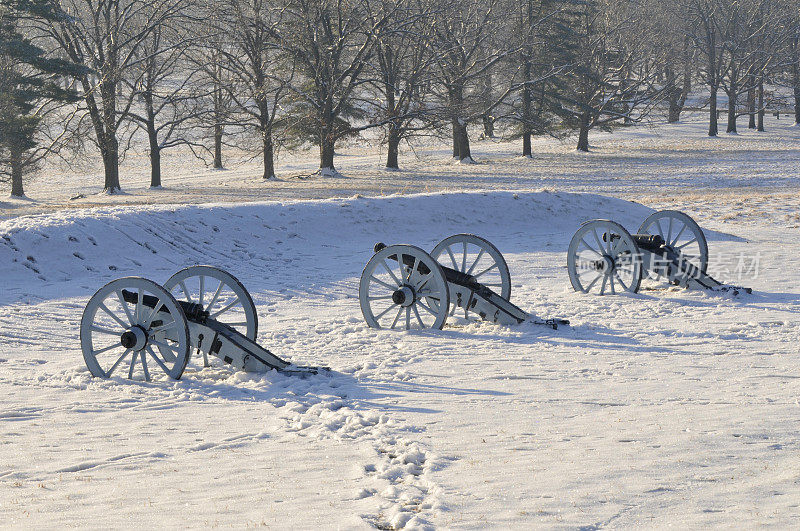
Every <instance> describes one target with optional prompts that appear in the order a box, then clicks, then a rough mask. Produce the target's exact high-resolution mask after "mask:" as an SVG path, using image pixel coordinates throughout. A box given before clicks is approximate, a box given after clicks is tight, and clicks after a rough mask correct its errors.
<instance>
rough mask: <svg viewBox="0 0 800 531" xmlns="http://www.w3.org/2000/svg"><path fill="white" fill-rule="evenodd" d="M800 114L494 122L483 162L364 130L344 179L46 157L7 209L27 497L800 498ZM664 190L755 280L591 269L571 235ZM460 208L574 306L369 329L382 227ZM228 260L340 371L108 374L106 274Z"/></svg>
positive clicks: (236, 505)
mask: <svg viewBox="0 0 800 531" xmlns="http://www.w3.org/2000/svg"><path fill="white" fill-rule="evenodd" d="M789 125H790V124H789V123H787V122H785V121H784V122H777V121H774V120H771V121H770V122H768V126H769V128H770V132H768V133H766V134H763V135H756V134H755V133H751V132H744V133H743V134H741V135H738V136H735V137H732V136H725V135H723V136H721V137H720V138H718V139H708V138H705V137H703V136H702V130H703V127H704V126H703V124H702V122H700V121H698V122H689V123H687V124H682V125H679V126H674V127H672V128H667V127H659V128H655V129H644V128H636V129H630V130H626V131H623V132H618V133H615V134H612V135H597V136H596V137H595V140H594V142H593V143H594V144H595V146H596V150H595V151H594V152H593V153H591V154H589V155H584V154H577V153H575V152H574V151H572V149H571V146H563V145H560V144H556V143H551V142H542V143H541V145H539V147H540V152H541V153H542V154H541V155H540V156H537V158H536V159H534V160H522V159H518V158H515V157H513V156H512V155H510V153H512V152H513V150H514V149H515V148H516V147H517V146H516V145H510V144H507V143H493V142H480V143H477V145H476V149H475V151H476V153H477V155H478V157H479V159H480V160H482V161H483V162H484V163H483V164H479V165H477V166H469V167H464V166H457V165H452V164H451V163H450V162H449V161H447V157H446V152H445V151H438V152H437V151H433V150H427V151H424V152H420V153H419V156H420V158H419V159H410V158H409V159H407V160H405V161H404V162H405V166H406V167H407V168H408V169H407V170H406V171H403V172H399V173H393V172H383V171H380V170H375V169H374V168H377V167H378V165H379V159H378V155H377V154H376V153H375V151H371V150H369V149H367V148H363V149H356V148H353V154H352V155H349V152H347V151H344V152H343V156H342V157H340V159H339V161H340V169H341V170H342V171H343V173H344V174H345V175H346V176H347V177H346V178H343V179H339V180H336V179H313V180H299V179H294V178H291V177H288V175H287V176H285V177H284V178H283V180H281V181H278V182H275V183H261V182H259V180H258V179H257V178H255V177H254V176H255V175H257V170H256V169H255V168H252V167H248V166H241V167H240V168H238V169H235V170H230V171H228V172H208V171H205V170H199V171H197V172H195V171H194V170H192V169H191V168H188V167H187V168H185V169H184V171H183V172H180V171H177V170H176V171H175V173H174V174H173V176H171V177H170V178H167V179H165V187H166V188H165V189H164V190H160V191H150V190H147V188H146V184H147V180H146V171H144V169H143V168H144V166H142V167H140V168H139V171H140V174H139V176H138V177H131V178H129V179H128V180H127V181H126V180H125V179H123V187H124V189H125V190H126V192H127V195H123V196H117V197H108V196H105V195H91V194H90V195H88V197H86V198H84V199H78V200H75V201H69V199H68V197H71V196H74V195H76V193H77V192H78V191H85V190H86V184H87V182H96V181H97V176H96V175H94V176H93V177H92V179H93V180H92V181H87V180H86V179H83V180H82V179H81V178H78V177H76V178H75V181H74V183H70V184H69V186H68V187H59V188H58V189H55V187H53V185H52V183H51V184H49V185H48V183H47V182H46V179H39V180H38V181H37V182H34V183H32V184H31V185H30V186H29V188H28V193H29V196H30V197H32V198H33V200H31V201H25V202H11V201H5V202H4V204H3V205H2V206H3V215H5V216H6V217H7V219H6V220H5V221H3V222H0V238H1V239H0V265H1V266H2V269H1V270H0V273H2V278H3V281H4V284H5V286H4V289H3V290H2V291H0V323H2V327H0V340H1V342H0V486H1V487H2V488H0V524H2V525H4V526H17V527H29V526H36V527H56V526H58V527H66V526H84V527H131V526H134V525H135V526H145V527H153V526H157V527H178V526H190V527H211V526H225V527H230V526H234V527H248V526H261V525H266V526H271V527H275V528H285V527H292V528H302V529H310V528H319V527H322V528H339V527H341V528H362V527H379V528H392V527H397V528H400V527H404V526H406V527H441V528H479V527H487V526H489V527H499V528H517V529H526V528H530V527H534V526H542V527H582V528H585V529H594V528H599V527H605V526H613V527H622V526H625V527H627V526H634V525H639V526H647V527H664V526H667V525H672V526H676V527H701V526H702V527H705V526H712V525H713V526H726V527H753V526H756V525H758V526H761V525H772V526H775V527H781V528H796V527H798V526H799V525H800V468H798V455H800V454H799V452H800V442H799V441H800V437H799V436H798V426H800V424H799V423H800V403H798V398H799V397H800V370H798V363H797V362H798V354H800V346H799V345H800V270H799V269H798V267H797V258H796V257H797V248H798V245H800V230H798V229H799V228H800V214H799V213H800V193H798V192H799V191H800V129H798V128H791V127H789ZM289 162H290V163H291V164H293V165H294V166H293V168H294V169H293V171H295V173H302V172H304V171H305V172H307V173H310V170H313V164H311V163H308V164H306V166H307V167H306V166H303V164H305V163H303V162H302V161H300V160H299V159H297V160H294V161H289ZM401 162H402V161H401ZM175 164H176V166H175V167H176V168H177V162H175ZM187 166H188V164H187ZM87 179H88V178H87ZM457 190H465V191H463V192H462V191H457ZM504 190H506V191H504ZM511 190H513V191H511ZM411 192H414V193H411ZM356 193H358V194H360V195H354V194H356ZM336 196H343V197H338V198H337V197H336ZM259 198H261V199H271V201H257V199H259ZM299 198H306V199H303V200H299ZM209 200H213V201H216V203H213V204H211V203H208V201H209ZM630 200H636V201H637V202H631V201H630ZM223 201H236V202H235V203H230V202H228V203H224V202H223ZM117 202H120V203H124V204H122V205H118V204H115V203H117ZM129 203H132V204H129ZM143 203H159V204H155V205H144V204H143ZM179 203H180V204H182V205H179ZM89 205H100V206H95V207H94V208H90V209H85V208H76V207H86V206H89ZM662 207H670V208H678V209H682V210H685V211H686V212H687V213H689V214H690V215H692V216H694V217H695V218H696V219H697V220H698V221H699V222H700V224H701V225H702V226H703V228H704V229H705V230H706V236H707V238H708V241H709V247H710V255H711V267H710V272H711V273H712V274H713V275H714V276H718V277H720V279H721V280H728V281H730V282H731V283H735V284H740V285H746V286H749V287H752V288H753V289H754V292H753V294H752V295H744V296H741V297H733V296H731V295H720V294H710V293H702V292H696V291H684V290H679V289H675V288H665V287H664V286H660V285H657V284H648V285H646V286H645V287H646V288H648V289H643V290H642V291H641V292H640V293H638V294H635V295H634V294H623V295H615V296H606V297H595V296H587V295H581V294H578V293H575V292H573V291H572V289H571V287H570V285H569V280H568V278H567V274H566V267H565V261H566V259H565V254H566V248H567V244H568V242H569V240H570V238H571V236H572V234H573V232H574V231H575V230H576V228H577V227H578V226H579V225H580V223H581V222H582V221H584V220H586V219H591V218H596V217H602V218H612V219H614V220H617V221H619V222H621V223H622V224H623V225H625V226H626V227H628V228H629V229H631V230H635V229H636V228H637V227H638V225H639V223H640V222H641V221H642V220H643V219H644V218H645V217H646V216H647V215H648V213H650V212H652V211H653V209H654V208H662ZM37 212H38V213H39V214H36V215H24V216H20V214H30V213H37ZM459 232H472V233H476V234H479V235H481V236H484V237H485V238H487V239H489V240H490V241H492V242H493V243H494V244H495V245H496V246H497V247H498V248H499V249H500V250H501V251H502V252H503V254H504V256H505V258H506V260H507V261H508V265H509V268H510V271H511V279H512V295H511V300H512V301H513V302H514V303H515V304H517V305H518V306H521V307H522V308H524V309H526V310H528V311H530V312H532V313H534V314H536V315H539V316H542V317H564V318H568V319H570V320H571V322H572V326H571V327H569V328H560V329H559V330H555V331H554V330H549V329H547V328H544V327H540V326H536V325H533V324H523V325H520V326H517V327H502V326H497V325H493V324H489V323H485V322H472V321H466V320H464V319H457V318H456V319H450V320H449V321H448V326H446V327H445V329H444V330H441V331H431V330H428V331H409V332H398V331H385V330H380V331H379V330H373V329H370V328H368V327H367V326H366V324H365V323H364V321H363V318H362V316H361V312H360V309H359V305H358V298H357V295H358V280H359V276H360V273H361V270H362V269H363V267H364V265H365V264H366V262H367V260H368V259H369V258H370V256H371V255H372V246H373V244H374V243H376V242H378V241H382V242H385V243H387V244H388V243H412V244H415V245H418V246H420V247H423V248H425V249H428V250H430V249H432V248H433V246H434V245H435V244H436V243H437V242H438V241H439V240H441V239H443V238H444V237H446V236H449V235H451V234H454V233H459ZM199 263H208V264H212V265H217V266H220V267H223V268H225V269H227V270H229V271H230V272H231V273H233V274H234V275H235V276H237V277H238V278H239V279H240V280H241V281H242V282H243V283H244V285H245V286H246V287H247V288H248V289H249V291H250V293H251V295H252V296H253V299H254V301H255V303H256V307H257V310H258V314H259V342H260V343H262V344H264V345H265V346H267V347H268V348H270V349H272V350H273V351H274V352H276V353H277V354H279V355H282V356H283V357H285V358H288V359H290V360H291V361H293V362H296V363H299V364H321V365H326V366H329V367H331V369H332V372H331V373H329V374H320V375H318V376H314V377H310V378H305V379H301V378H298V377H293V376H285V375H280V374H276V373H274V372H273V373H269V374H266V375H264V374H260V375H259V374H247V373H242V372H233V371H232V370H230V369H229V368H227V367H225V366H221V365H220V364H216V365H215V366H214V367H212V368H206V369H203V368H202V367H201V364H200V363H198V362H199V360H198V359H193V360H192V362H191V363H190V366H189V367H188V368H187V370H186V372H185V373H184V376H183V378H182V379H181V380H180V381H171V380H166V379H159V380H156V381H153V382H150V383H145V382H141V381H133V382H131V381H128V380H127V379H125V378H122V377H119V378H118V377H115V378H112V379H110V380H100V379H95V378H92V377H91V376H90V374H89V372H88V370H87V369H86V367H85V365H84V363H83V358H82V355H81V351H80V344H79V339H78V329H79V320H80V316H81V313H82V311H83V308H84V305H85V304H86V301H87V300H88V298H89V297H90V296H91V295H92V294H93V293H94V292H95V291H96V290H97V289H98V288H99V287H100V286H102V285H103V284H104V283H106V282H108V281H110V280H112V279H115V278H118V277H121V276H126V275H141V276H145V277H148V278H151V279H153V280H155V281H157V282H163V281H164V280H166V279H167V278H168V277H169V276H170V275H171V274H172V273H174V272H175V271H177V270H178V269H180V268H182V267H185V266H186V265H191V264H199ZM754 263H755V264H757V268H756V270H754V269H753V268H752V266H753V264H754ZM743 266H744V267H743ZM742 269H743V271H742ZM740 273H741V274H740Z"/></svg>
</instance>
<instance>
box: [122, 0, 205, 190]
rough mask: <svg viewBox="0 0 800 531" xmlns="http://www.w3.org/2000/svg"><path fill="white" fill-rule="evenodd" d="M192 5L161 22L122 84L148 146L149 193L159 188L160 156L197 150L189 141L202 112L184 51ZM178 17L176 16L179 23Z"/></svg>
mask: <svg viewBox="0 0 800 531" xmlns="http://www.w3.org/2000/svg"><path fill="white" fill-rule="evenodd" d="M191 7H192V6H191V4H189V3H188V2H186V3H184V10H183V11H182V12H180V13H176V16H175V17H172V18H170V19H169V20H164V21H161V23H159V24H158V25H157V26H156V27H154V28H153V31H151V32H150V33H149V34H148V35H147V36H146V37H145V38H144V39H143V40H142V43H141V45H140V46H138V47H137V48H136V50H135V51H134V54H133V57H134V61H133V62H132V64H131V68H130V69H129V70H128V72H127V75H126V76H125V77H124V78H123V81H124V83H125V84H126V85H127V86H128V89H129V90H130V93H131V94H132V95H133V96H134V97H135V99H134V105H132V106H131V108H130V109H129V110H128V117H129V118H130V119H131V120H133V121H134V122H135V123H136V124H137V125H138V126H139V127H141V128H142V129H143V130H144V131H145V133H146V135H147V141H148V150H149V155H150V187H151V188H159V187H161V153H162V152H163V151H164V150H165V149H170V148H174V147H176V146H187V145H188V146H190V147H200V144H198V143H197V142H196V141H195V140H194V139H193V138H192V136H191V133H192V131H191V129H192V126H193V125H195V124H196V122H197V120H198V118H199V117H200V116H201V114H202V112H203V108H202V106H201V105H200V104H199V98H200V97H201V96H202V94H200V93H198V91H196V90H194V89H196V87H197V85H196V84H194V83H193V82H194V77H195V76H196V74H197V71H196V70H193V69H191V68H189V61H188V59H187V50H189V49H190V48H191V47H192V46H193V44H194V41H195V36H194V35H192V33H191V32H190V31H187V29H186V28H187V25H188V22H189V17H188V16H186V13H187V12H188V11H189V9H190V8H191ZM177 15H180V16H179V17H178V16H177Z"/></svg>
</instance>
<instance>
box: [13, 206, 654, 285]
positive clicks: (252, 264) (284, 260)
mask: <svg viewBox="0 0 800 531" xmlns="http://www.w3.org/2000/svg"><path fill="white" fill-rule="evenodd" d="M649 212H650V209H648V208H646V207H643V206H641V205H639V204H636V203H632V202H629V201H623V200H619V199H613V198H609V197H603V196H599V195H593V194H575V193H557V192H548V191H542V192H516V193H512V192H473V193H436V194H422V195H413V196H389V197H380V198H363V197H353V198H349V199H336V200H322V201H300V202H263V203H246V204H210V205H203V206H174V205H173V206H158V207H111V208H93V209H86V210H69V211H61V212H58V213H53V214H45V215H37V216H26V217H20V218H16V219H12V220H7V221H4V222H2V223H0V243H1V244H0V263H3V264H4V271H3V277H4V280H5V282H6V285H7V286H23V285H25V286H28V287H29V288H30V287H33V286H37V285H38V286H40V287H46V286H53V285H54V284H58V285H59V286H60V287H59V289H58V292H59V293H57V294H56V293H54V294H52V295H67V294H70V295H72V294H75V293H64V292H63V291H62V289H67V286H66V285H65V284H64V283H65V282H69V281H80V280H89V279H91V283H92V284H93V285H94V284H96V282H97V280H98V277H99V278H101V279H112V278H117V277H120V276H126V275H141V276H152V277H153V279H154V280H164V279H162V278H160V276H164V277H165V278H166V276H168V275H169V274H171V273H172V272H174V271H175V270H176V269H177V268H180V267H185V266H187V265H192V264H197V263H209V264H215V265H219V266H221V267H224V268H227V269H229V270H231V271H232V272H234V274H239V275H242V276H243V277H248V276H250V275H255V276H258V277H260V278H264V277H265V276H268V275H276V276H283V275H282V274H281V271H282V270H284V269H285V268H289V267H296V264H295V262H296V261H297V260H298V259H299V258H300V257H303V256H306V257H309V258H312V257H313V256H314V255H315V254H318V255H319V256H321V257H322V256H324V255H325V252H324V249H325V248H326V246H329V243H331V242H335V243H336V244H338V246H339V247H342V244H348V243H349V244H352V245H344V247H345V248H355V249H363V252H364V257H365V258H368V256H369V255H370V254H371V249H372V245H373V244H374V243H375V242H377V241H384V242H386V243H413V244H416V245H419V246H422V247H424V248H427V247H428V246H430V245H432V244H433V243H435V242H437V241H439V240H441V239H442V238H444V237H446V236H449V235H450V234H454V233H458V232H473V233H477V234H480V235H483V236H485V237H487V238H489V239H492V238H493V237H498V236H502V237H507V236H508V235H510V234H519V240H520V241H519V245H520V247H521V248H525V247H526V245H527V242H526V240H527V239H528V238H527V236H530V237H531V238H535V237H536V236H538V235H542V234H548V235H552V234H554V233H561V232H564V233H570V232H572V231H573V230H574V229H575V228H576V227H577V226H578V225H579V224H580V223H581V222H583V221H585V220H587V219H592V218H596V217H604V218H613V219H615V220H618V221H620V222H622V223H623V224H625V225H626V226H630V227H634V226H638V224H639V222H641V220H642V219H644V217H645V216H646V215H647V214H648V213H649ZM160 271H163V272H164V273H163V275H161V274H159V272H160ZM359 272H360V271H353V272H352V274H353V275H356V274H358V273H359ZM37 291H38V290H37ZM52 295H51V296H52ZM7 300H8V299H7Z"/></svg>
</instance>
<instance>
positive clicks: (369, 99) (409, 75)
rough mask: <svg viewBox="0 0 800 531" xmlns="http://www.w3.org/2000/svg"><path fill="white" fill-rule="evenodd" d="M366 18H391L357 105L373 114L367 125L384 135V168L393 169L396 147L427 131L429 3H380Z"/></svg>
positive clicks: (382, 28) (393, 0)
mask: <svg viewBox="0 0 800 531" xmlns="http://www.w3.org/2000/svg"><path fill="white" fill-rule="evenodd" d="M376 4H377V5H376V6H375V7H374V8H373V9H374V11H373V13H372V15H371V17H370V18H371V20H372V21H373V24H374V23H375V22H377V20H379V19H381V18H383V17H384V16H385V15H386V14H387V13H392V19H391V24H385V25H380V26H378V27H379V30H378V32H377V34H376V40H375V49H374V53H373V54H372V55H371V57H370V61H369V62H368V68H367V70H366V72H365V79H366V80H367V81H368V87H369V89H368V90H367V91H366V92H365V94H364V98H363V100H362V101H361V105H363V106H364V107H365V108H371V109H374V117H372V119H371V120H370V122H371V123H372V124H374V125H381V126H383V127H384V128H385V131H386V137H385V138H386V145H387V155H386V168H388V169H398V168H399V164H398V155H399V151H400V142H401V141H402V140H404V139H407V138H409V137H410V136H412V135H414V134H416V133H417V132H419V131H422V130H425V129H426V128H429V127H430V126H431V120H432V116H431V110H430V106H429V105H427V104H426V103H425V99H426V97H428V96H429V95H430V80H429V73H430V69H431V66H432V62H433V56H432V53H431V50H430V48H429V47H428V46H425V45H424V43H427V42H429V41H430V37H431V35H430V25H429V23H428V22H429V20H430V18H431V17H432V16H433V12H434V8H433V6H432V3H431V2H409V1H406V0H381V1H380V2H376Z"/></svg>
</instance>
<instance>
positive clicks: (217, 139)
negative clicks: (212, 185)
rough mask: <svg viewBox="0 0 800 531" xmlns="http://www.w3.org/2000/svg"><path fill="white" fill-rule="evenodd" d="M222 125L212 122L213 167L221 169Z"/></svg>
mask: <svg viewBox="0 0 800 531" xmlns="http://www.w3.org/2000/svg"><path fill="white" fill-rule="evenodd" d="M222 132H223V131H222V125H220V124H219V123H216V124H214V169H215V170H221V169H222V168H223V166H222Z"/></svg>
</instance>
